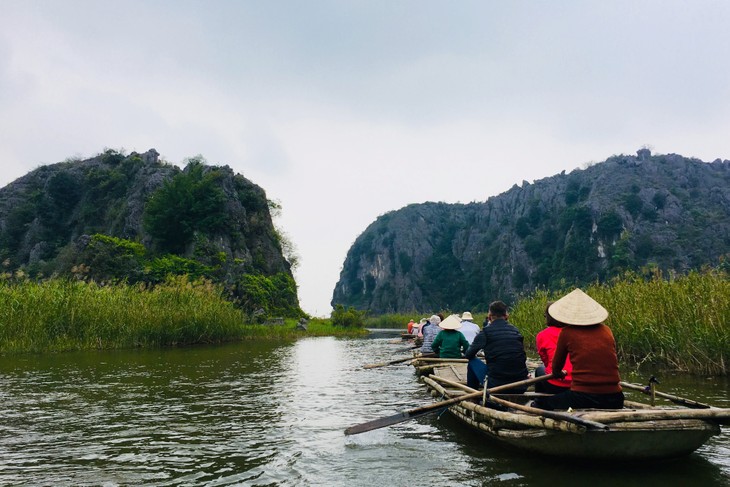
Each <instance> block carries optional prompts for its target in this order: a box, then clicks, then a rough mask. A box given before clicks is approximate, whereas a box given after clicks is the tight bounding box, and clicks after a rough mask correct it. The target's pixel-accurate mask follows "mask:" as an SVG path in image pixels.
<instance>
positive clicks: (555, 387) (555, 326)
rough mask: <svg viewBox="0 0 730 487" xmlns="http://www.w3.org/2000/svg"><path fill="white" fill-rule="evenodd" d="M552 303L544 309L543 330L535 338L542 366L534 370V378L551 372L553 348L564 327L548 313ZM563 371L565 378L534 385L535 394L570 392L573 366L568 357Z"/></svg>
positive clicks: (556, 344)
mask: <svg viewBox="0 0 730 487" xmlns="http://www.w3.org/2000/svg"><path fill="white" fill-rule="evenodd" d="M552 304H553V303H552V302H549V303H548V304H547V306H546V307H545V329H544V330H542V331H541V332H540V333H538V334H537V336H536V337H535V345H536V346H537V354H538V355H539V356H540V360H542V363H543V365H541V366H539V367H538V368H536V369H535V377H542V376H543V375H545V374H550V373H552V371H553V357H554V356H555V348H556V347H557V346H558V337H559V336H560V331H561V330H562V329H563V327H564V326H565V325H564V324H562V323H560V322H559V321H557V320H555V318H553V317H552V316H551V315H550V312H549V311H548V310H549V309H550V306H551V305H552ZM563 370H564V371H565V372H566V374H565V377H562V378H560V379H548V380H547V381H546V382H538V383H537V384H535V392H542V393H545V394H560V393H561V392H565V391H567V390H570V381H571V380H572V377H571V373H572V371H573V365H572V364H571V363H570V357H566V359H565V365H563Z"/></svg>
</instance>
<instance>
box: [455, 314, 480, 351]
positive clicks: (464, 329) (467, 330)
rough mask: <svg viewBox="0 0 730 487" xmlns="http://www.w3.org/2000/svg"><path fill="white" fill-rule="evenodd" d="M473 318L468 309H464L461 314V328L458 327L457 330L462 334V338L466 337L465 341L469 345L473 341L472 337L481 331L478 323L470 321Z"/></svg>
mask: <svg viewBox="0 0 730 487" xmlns="http://www.w3.org/2000/svg"><path fill="white" fill-rule="evenodd" d="M473 319H474V318H473V317H472V315H471V313H470V312H469V311H465V312H464V313H463V314H462V315H461V328H459V331H460V332H461V333H462V335H464V338H466V341H467V342H469V345H471V343H472V342H473V341H474V338H475V337H476V336H477V334H478V333H479V332H480V331H481V328H479V325H477V324H475V323H474V322H473V321H472V320H473Z"/></svg>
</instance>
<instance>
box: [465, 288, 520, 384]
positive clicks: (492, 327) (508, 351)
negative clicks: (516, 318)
mask: <svg viewBox="0 0 730 487" xmlns="http://www.w3.org/2000/svg"><path fill="white" fill-rule="evenodd" d="M507 318H508V315H507V305H506V304H504V303H503V302H501V301H495V302H493V303H492V304H490V305H489V315H488V320H489V326H485V327H484V328H483V329H482V331H481V332H479V334H478V335H477V336H476V337H475V338H474V341H473V342H472V344H471V345H470V346H469V349H468V350H467V351H466V353H465V354H464V356H465V357H466V358H467V359H469V363H468V365H467V385H468V386H469V387H472V388H477V387H480V385H481V383H482V382H483V381H484V376H485V375H487V378H488V387H495V386H498V385H503V384H508V383H510V382H517V381H520V380H524V379H527V375H528V372H527V365H526V362H527V355H526V354H525V347H524V339H523V337H522V334H521V333H520V332H519V330H518V329H517V328H515V327H514V326H513V325H512V324H510V323H509V322H508V321H507ZM479 350H484V359H485V361H486V365H484V364H483V363H481V361H479V360H478V359H477V358H476V354H477V352H478V351H479ZM525 389H526V388H524V387H523V388H518V389H515V392H524V390H525Z"/></svg>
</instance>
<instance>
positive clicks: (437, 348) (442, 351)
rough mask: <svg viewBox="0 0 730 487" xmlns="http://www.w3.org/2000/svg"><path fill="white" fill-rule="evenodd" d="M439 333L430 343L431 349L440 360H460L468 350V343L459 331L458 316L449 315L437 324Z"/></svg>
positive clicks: (459, 322) (459, 321)
mask: <svg viewBox="0 0 730 487" xmlns="http://www.w3.org/2000/svg"><path fill="white" fill-rule="evenodd" d="M439 327H440V328H441V331H440V332H439V333H438V335H436V338H434V340H433V343H431V349H432V350H433V352H434V353H435V354H437V355H438V356H439V357H440V358H461V357H462V354H463V353H464V352H465V351H466V349H467V348H469V342H467V341H466V338H464V335H462V333H461V332H460V331H459V329H461V320H460V319H459V315H451V316H449V317H448V318H446V319H445V320H444V321H442V322H441V323H440V324H439Z"/></svg>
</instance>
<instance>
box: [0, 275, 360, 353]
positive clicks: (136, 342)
mask: <svg viewBox="0 0 730 487" xmlns="http://www.w3.org/2000/svg"><path fill="white" fill-rule="evenodd" d="M295 324H296V323H295V320H287V321H285V324H284V325H255V324H250V323H247V317H246V315H245V314H244V313H243V312H242V311H241V310H240V309H238V308H236V307H235V306H233V304H232V303H230V302H228V301H226V300H225V299H223V296H222V294H221V290H220V289H219V288H218V287H216V286H214V285H212V284H210V283H208V282H196V283H193V282H189V281H188V280H187V279H185V278H178V279H175V280H171V281H169V282H168V283H166V284H164V285H159V286H156V287H154V288H152V289H145V288H144V287H140V286H129V285H121V284H120V285H110V286H99V285H96V284H94V283H86V282H82V281H66V280H56V279H52V280H48V281H44V282H34V281H30V280H21V281H19V282H15V281H10V280H7V279H6V280H0V352H11V353H17V352H44V351H64V350H84V349H87V350H88V349H117V348H134V347H164V346H176V345H190V344H198V343H223V342H230V341H238V340H246V339H289V338H295V337H298V336H303V335H305V336H323V335H334V336H353V335H355V336H356V335H359V334H364V333H366V332H365V331H364V330H360V329H352V328H349V329H348V328H342V327H335V326H333V325H332V324H331V323H330V322H329V321H328V320H311V321H310V322H309V323H308V325H307V328H308V330H307V331H306V332H302V331H297V330H296V329H295Z"/></svg>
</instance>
